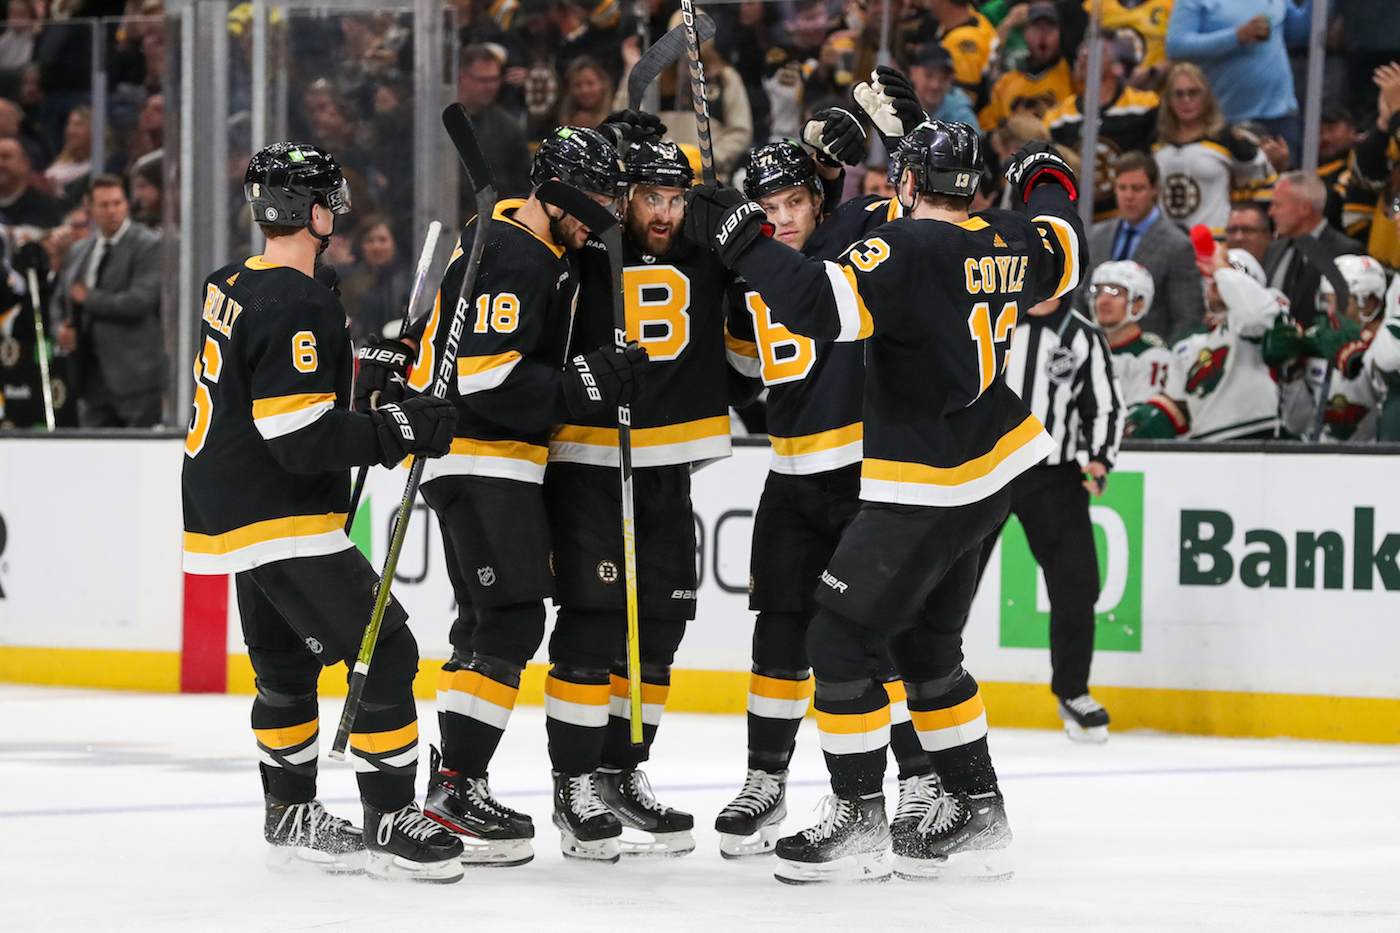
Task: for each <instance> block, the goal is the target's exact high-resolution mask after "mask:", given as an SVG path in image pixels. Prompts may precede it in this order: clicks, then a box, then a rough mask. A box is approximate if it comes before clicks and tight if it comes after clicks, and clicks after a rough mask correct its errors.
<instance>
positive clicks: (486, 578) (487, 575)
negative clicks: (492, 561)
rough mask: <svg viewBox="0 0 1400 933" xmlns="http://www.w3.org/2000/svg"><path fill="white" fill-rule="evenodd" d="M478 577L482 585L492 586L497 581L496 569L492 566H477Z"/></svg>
mask: <svg viewBox="0 0 1400 933" xmlns="http://www.w3.org/2000/svg"><path fill="white" fill-rule="evenodd" d="M476 578H477V579H478V580H480V581H481V585H482V586H490V585H491V584H492V583H495V582H496V571H495V569H494V568H492V567H490V566H486V567H478V568H476Z"/></svg>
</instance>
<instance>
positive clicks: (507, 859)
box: [423, 748, 535, 868]
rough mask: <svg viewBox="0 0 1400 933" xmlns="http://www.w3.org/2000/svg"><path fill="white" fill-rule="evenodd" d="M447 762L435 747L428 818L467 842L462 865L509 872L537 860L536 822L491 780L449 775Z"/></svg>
mask: <svg viewBox="0 0 1400 933" xmlns="http://www.w3.org/2000/svg"><path fill="white" fill-rule="evenodd" d="M441 763H442V756H441V755H440V754H439V753H438V750H437V749H436V748H434V749H432V750H431V751H430V752H429V761H428V764H429V766H430V768H431V773H430V775H429V777H428V797H427V799H426V800H425V801H424V803H423V815H424V816H426V817H428V819H430V820H436V821H437V822H439V823H441V824H442V825H443V826H446V827H447V828H448V829H449V830H451V831H452V833H453V834H454V835H456V836H457V838H458V839H460V840H462V864H463V865H468V866H470V865H484V866H494V867H500V868H506V867H510V866H513V865H524V864H525V863H526V862H528V861H530V860H531V859H532V858H534V857H535V850H534V849H533V848H531V846H530V840H531V839H533V838H534V836H535V824H534V821H533V820H531V819H530V817H529V816H527V815H526V814H524V813H519V812H517V811H515V810H512V809H511V808H510V807H507V806H506V805H505V804H503V803H501V802H500V801H498V800H496V798H494V797H492V796H491V787H490V785H488V784H487V783H486V778H484V777H479V778H473V777H466V776H465V775H461V774H458V773H457V772H456V771H443V770H441V769H440V768H439V765H440V764H441Z"/></svg>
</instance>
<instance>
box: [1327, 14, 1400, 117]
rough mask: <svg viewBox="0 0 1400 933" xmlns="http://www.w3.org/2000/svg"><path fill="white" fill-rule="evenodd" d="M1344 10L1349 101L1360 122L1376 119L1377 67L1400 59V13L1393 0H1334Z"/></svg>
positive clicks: (1343, 47) (1343, 45) (1343, 23)
mask: <svg viewBox="0 0 1400 933" xmlns="http://www.w3.org/2000/svg"><path fill="white" fill-rule="evenodd" d="M1339 7H1340V9H1341V11H1342V49H1343V51H1344V52H1345V53H1346V56H1345V57H1346V63H1347V84H1348V85H1349V87H1348V91H1349V94H1348V103H1350V104H1351V110H1352V112H1353V113H1355V114H1356V117H1357V119H1358V120H1359V121H1360V125H1361V126H1366V125H1367V124H1369V123H1370V122H1371V121H1372V120H1373V119H1375V116H1376V112H1377V100H1376V86H1375V84H1374V83H1373V82H1372V80H1371V77H1372V75H1374V74H1375V71H1376V69H1377V68H1380V67H1381V66H1382V65H1385V64H1388V63H1389V62H1393V61H1395V60H1396V59H1400V16H1396V15H1395V12H1396V11H1395V3H1394V0H1340V2H1339V0H1333V3H1332V8H1333V9H1334V10H1335V9H1338V8H1339Z"/></svg>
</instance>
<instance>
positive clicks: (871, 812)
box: [773, 794, 890, 884]
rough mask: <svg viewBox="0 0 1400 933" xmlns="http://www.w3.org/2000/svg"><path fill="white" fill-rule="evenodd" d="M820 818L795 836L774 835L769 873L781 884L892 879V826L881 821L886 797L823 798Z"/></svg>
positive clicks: (866, 881)
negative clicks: (772, 869) (773, 863)
mask: <svg viewBox="0 0 1400 933" xmlns="http://www.w3.org/2000/svg"><path fill="white" fill-rule="evenodd" d="M821 806H822V809H823V812H822V819H821V822H820V823H818V824H817V825H816V826H813V827H812V828H811V829H804V830H803V831H802V832H800V833H798V834H797V835H795V836H785V837H783V838H782V839H779V840H778V844H777V846H775V847H774V849H773V851H774V852H776V853H777V856H778V870H777V871H775V872H774V873H773V877H775V878H777V879H778V880H779V881H782V882H784V883H785V884H821V883H823V882H833V881H846V882H859V883H869V882H875V881H889V880H890V862H889V847H890V828H889V825H888V824H887V823H886V822H885V798H884V797H883V796H882V795H880V794H871V795H870V796H869V797H837V796H836V795H834V794H833V795H831V796H828V797H823V798H822V803H821Z"/></svg>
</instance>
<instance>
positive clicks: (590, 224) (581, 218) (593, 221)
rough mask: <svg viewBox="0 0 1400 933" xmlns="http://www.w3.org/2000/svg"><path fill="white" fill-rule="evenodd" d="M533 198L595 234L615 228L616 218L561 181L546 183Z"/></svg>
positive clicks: (601, 206) (610, 212)
mask: <svg viewBox="0 0 1400 933" xmlns="http://www.w3.org/2000/svg"><path fill="white" fill-rule="evenodd" d="M535 197H537V198H539V199H540V200H541V201H543V202H544V203H546V204H552V205H554V206H555V207H557V208H559V209H560V210H561V211H563V212H564V213H566V214H568V215H569V216H571V217H573V218H574V219H575V220H577V221H578V222H579V223H581V224H583V225H584V226H585V227H587V228H588V229H589V230H591V231H592V232H593V233H595V234H599V235H601V234H602V233H603V232H604V231H605V230H611V229H612V228H613V227H616V226H617V217H616V216H615V215H614V214H613V212H612V211H610V210H608V209H607V208H606V207H604V206H603V205H601V204H599V203H598V202H597V201H595V200H593V199H592V198H590V197H589V196H588V195H586V194H584V193H583V192H582V191H580V190H579V189H577V188H574V187H572V186H570V185H566V184H564V183H563V182H562V181H547V182H545V183H544V184H542V185H540V186H539V187H538V188H536V189H535Z"/></svg>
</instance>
